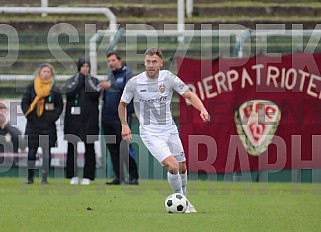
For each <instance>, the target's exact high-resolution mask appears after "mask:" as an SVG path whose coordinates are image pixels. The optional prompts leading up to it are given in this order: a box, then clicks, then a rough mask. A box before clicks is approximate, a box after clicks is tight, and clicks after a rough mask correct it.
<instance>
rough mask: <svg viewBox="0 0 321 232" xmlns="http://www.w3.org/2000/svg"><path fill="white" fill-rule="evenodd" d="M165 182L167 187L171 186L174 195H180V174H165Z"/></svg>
mask: <svg viewBox="0 0 321 232" xmlns="http://www.w3.org/2000/svg"><path fill="white" fill-rule="evenodd" d="M167 180H168V183H169V185H170V186H171V188H172V190H173V192H174V193H181V194H183V191H182V179H181V175H180V174H178V173H177V174H171V173H170V172H167Z"/></svg>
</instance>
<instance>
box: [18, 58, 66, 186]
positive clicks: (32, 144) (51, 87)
mask: <svg viewBox="0 0 321 232" xmlns="http://www.w3.org/2000/svg"><path fill="white" fill-rule="evenodd" d="M54 77H55V72H54V68H53V67H52V66H51V65H50V64H48V63H44V64H41V65H40V66H39V68H38V69H37V70H36V72H35V78H34V80H33V82H32V83H30V84H29V85H28V86H27V88H26V90H25V92H24V94H23V97H22V100H21V108H22V112H23V113H24V115H25V117H26V118H27V124H26V130H25V135H26V136H27V141H28V148H29V151H28V180H27V182H26V184H33V183H34V168H35V162H36V155H37V150H38V147H41V148H42V153H43V164H42V181H41V183H42V184H48V181H47V177H48V174H49V168H50V161H51V151H50V150H51V148H52V147H54V146H55V145H56V141H57V128H56V121H57V120H58V118H59V116H60V114H61V112H62V110H63V100H62V96H61V93H60V90H59V88H58V87H56V85H55V80H54Z"/></svg>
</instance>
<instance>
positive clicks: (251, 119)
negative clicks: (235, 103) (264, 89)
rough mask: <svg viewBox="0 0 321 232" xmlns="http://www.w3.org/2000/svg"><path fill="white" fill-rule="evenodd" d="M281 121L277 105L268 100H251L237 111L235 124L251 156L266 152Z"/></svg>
mask: <svg viewBox="0 0 321 232" xmlns="http://www.w3.org/2000/svg"><path fill="white" fill-rule="evenodd" d="M280 119H281V111H280V109H279V107H278V105H277V104H275V103H274V102H271V101H266V100H251V101H247V102H244V103H242V104H241V106H240V107H239V108H238V109H237V110H236V111H235V117H234V120H235V124H236V128H237V132H238V134H239V137H240V139H241V141H242V144H243V146H244V147H245V149H246V150H247V152H248V153H249V154H251V155H254V156H258V155H260V154H261V153H262V152H264V151H266V150H267V148H268V146H269V144H270V143H271V141H272V138H273V136H274V133H275V131H276V129H277V127H278V125H279V122H280Z"/></svg>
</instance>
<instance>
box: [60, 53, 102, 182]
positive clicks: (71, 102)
mask: <svg viewBox="0 0 321 232" xmlns="http://www.w3.org/2000/svg"><path fill="white" fill-rule="evenodd" d="M77 67H78V72H77V73H76V74H75V75H74V76H73V77H71V78H70V79H68V80H67V82H66V85H65V88H64V89H65V92H66V96H67V103H66V109H65V120H64V133H65V139H66V140H67V141H68V148H67V161H66V178H68V179H70V178H71V181H70V184H78V183H79V178H78V170H77V142H79V141H83V142H84V144H85V154H84V158H85V164H84V173H83V179H82V180H81V182H80V184H83V185H89V184H90V181H91V180H94V179H95V171H96V156H95V147H94V141H96V140H98V134H99V108H98V106H99V97H100V92H101V87H100V84H99V80H98V79H97V78H95V77H93V76H91V75H90V60H89V59H88V58H87V57H80V58H79V61H78V63H77Z"/></svg>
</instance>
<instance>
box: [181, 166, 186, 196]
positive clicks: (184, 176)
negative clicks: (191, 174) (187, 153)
mask: <svg viewBox="0 0 321 232" xmlns="http://www.w3.org/2000/svg"><path fill="white" fill-rule="evenodd" d="M179 174H180V176H181V179H182V190H183V194H184V195H185V196H186V187H187V167H186V161H183V162H180V163H179Z"/></svg>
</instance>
